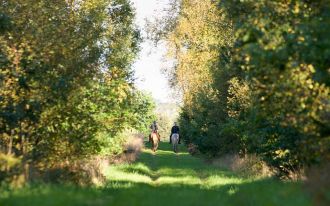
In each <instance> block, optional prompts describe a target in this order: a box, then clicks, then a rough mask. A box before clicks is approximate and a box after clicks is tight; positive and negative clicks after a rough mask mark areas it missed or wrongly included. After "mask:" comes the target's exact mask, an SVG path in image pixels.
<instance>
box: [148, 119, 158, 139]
mask: <svg viewBox="0 0 330 206" xmlns="http://www.w3.org/2000/svg"><path fill="white" fill-rule="evenodd" d="M150 129H151V133H150V135H149V142H151V140H150V139H151V134H152V133H156V134H157V136H158V140H159V141H160V135H159V133H158V125H157V122H156V121H154V122H153V123H152V124H151V125H150Z"/></svg>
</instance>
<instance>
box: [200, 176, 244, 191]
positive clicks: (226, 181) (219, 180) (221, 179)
mask: <svg viewBox="0 0 330 206" xmlns="http://www.w3.org/2000/svg"><path fill="white" fill-rule="evenodd" d="M246 182H248V181H247V180H243V179H240V178H235V177H226V176H218V175H214V176H210V177H208V178H207V179H206V180H205V181H204V184H203V187H202V188H205V189H210V188H215V187H220V186H224V185H238V184H243V183H246Z"/></svg>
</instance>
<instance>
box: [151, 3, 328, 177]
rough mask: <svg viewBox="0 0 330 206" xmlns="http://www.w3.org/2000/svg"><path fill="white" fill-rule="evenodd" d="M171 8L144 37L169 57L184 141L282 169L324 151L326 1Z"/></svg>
mask: <svg viewBox="0 0 330 206" xmlns="http://www.w3.org/2000/svg"><path fill="white" fill-rule="evenodd" d="M171 11H172V12H173V13H171V14H170V15H169V16H168V17H167V18H163V19H165V21H164V20H163V24H162V27H161V26H158V28H161V29H162V31H160V32H155V33H153V35H154V36H153V37H154V38H156V40H158V39H162V38H163V39H165V40H166V41H167V43H168V45H169V47H170V52H169V53H170V54H171V55H172V57H173V58H174V59H175V67H174V68H173V70H172V71H171V74H172V79H171V81H172V83H173V85H174V86H176V87H178V88H179V89H180V90H181V91H182V92H183V101H184V106H183V111H182V113H181V116H180V125H181V128H182V136H183V138H184V139H185V141H186V142H187V143H193V144H195V145H197V146H198V149H199V150H200V151H201V152H202V153H205V154H208V155H210V156H218V155H222V154H227V153H239V154H241V155H245V154H248V153H256V154H258V155H259V156H261V157H262V158H263V159H264V160H265V161H266V162H267V163H268V164H269V165H271V166H273V167H274V168H276V169H277V171H278V172H279V174H281V175H288V174H289V173H291V172H294V171H297V170H300V169H301V168H305V167H307V166H310V165H313V164H318V163H322V162H326V161H329V158H330V151H329V150H330V96H329V91H330V88H329V86H330V70H329V68H330V61H329V60H330V59H329V57H330V38H329V31H330V15H329V14H330V4H329V1H327V0H325V1H307V0H296V1H287V0H279V1H269V0H260V1H255V0H244V1H242V0H216V1H213V0H203V1H200V0H182V1H175V0H174V1H173V7H172V8H171V9H170V12H171ZM158 25H159V24H158ZM151 29H156V31H157V28H151Z"/></svg>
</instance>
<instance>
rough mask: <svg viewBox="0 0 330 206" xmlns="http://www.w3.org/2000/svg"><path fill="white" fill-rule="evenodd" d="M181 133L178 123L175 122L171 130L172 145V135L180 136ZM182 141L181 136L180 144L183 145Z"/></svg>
mask: <svg viewBox="0 0 330 206" xmlns="http://www.w3.org/2000/svg"><path fill="white" fill-rule="evenodd" d="M179 132H180V129H179V126H178V125H177V123H176V122H174V126H173V127H172V129H171V135H170V144H171V143H172V140H171V137H172V134H179ZM180 141H181V138H180V136H179V144H181V142H180Z"/></svg>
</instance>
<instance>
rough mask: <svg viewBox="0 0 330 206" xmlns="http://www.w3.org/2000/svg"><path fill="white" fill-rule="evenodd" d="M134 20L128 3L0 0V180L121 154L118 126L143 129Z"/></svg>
mask: <svg viewBox="0 0 330 206" xmlns="http://www.w3.org/2000/svg"><path fill="white" fill-rule="evenodd" d="M133 19H134V11H133V10H132V6H131V4H130V2H129V1H128V0H97V1H95V0H83V1H73V0H68V1H65V0H58V1H48V0H37V1H36V0H8V1H7V0H4V1H0V182H1V181H4V180H5V179H10V178H12V177H13V178H18V177H19V175H20V174H23V173H26V172H28V171H27V170H30V169H29V168H28V166H29V165H30V166H31V165H33V167H34V169H37V170H39V171H41V172H42V171H45V170H47V169H49V168H53V167H56V166H58V165H61V164H62V163H63V162H65V163H66V164H68V162H70V161H71V160H76V159H79V158H85V157H89V156H91V155H95V154H100V153H102V151H103V152H104V151H109V148H116V151H113V152H114V153H116V152H120V151H118V150H120V145H118V144H120V142H121V141H113V139H114V138H115V137H117V136H118V135H119V134H120V133H121V132H122V131H123V130H124V129H127V128H133V129H136V130H139V131H142V132H143V131H146V130H147V128H148V125H149V123H150V121H151V119H153V113H152V109H153V107H154V103H153V101H152V100H151V98H150V97H148V96H146V95H144V94H142V93H141V92H139V91H137V89H136V88H134V85H133V74H132V73H133V72H132V69H131V65H132V62H133V60H134V58H135V57H136V54H137V52H138V50H139V42H140V35H139V31H138V30H137V29H136V28H135V26H134V24H133ZM110 151H111V149H110ZM107 155H109V154H107Z"/></svg>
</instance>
